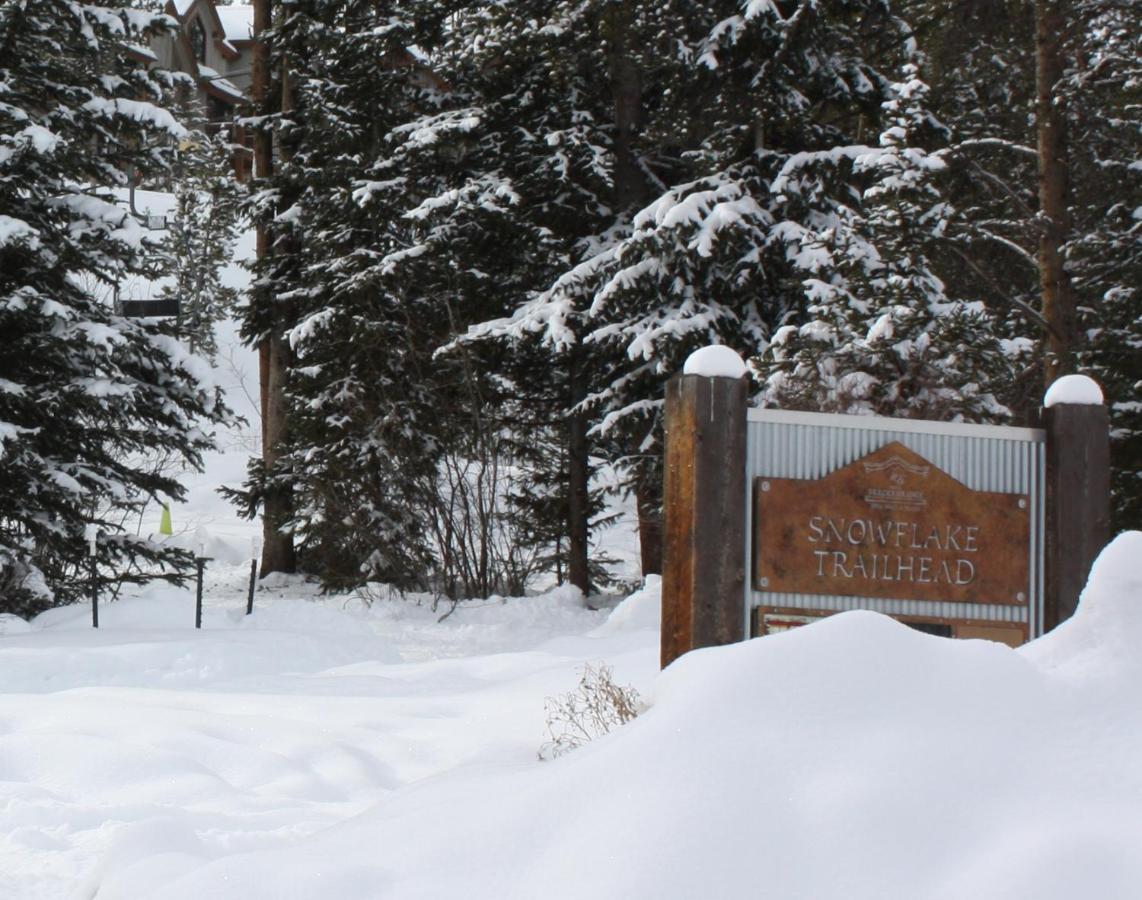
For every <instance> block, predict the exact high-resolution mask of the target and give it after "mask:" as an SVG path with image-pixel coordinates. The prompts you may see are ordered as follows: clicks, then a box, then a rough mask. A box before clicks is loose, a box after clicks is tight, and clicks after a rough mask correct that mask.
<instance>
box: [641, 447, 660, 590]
mask: <svg viewBox="0 0 1142 900" xmlns="http://www.w3.org/2000/svg"><path fill="white" fill-rule="evenodd" d="M658 475H659V473H658V469H657V467H654V469H653V472H651V473H640V474H639V480H638V483H637V484H636V485H635V502H636V503H637V504H638V549H639V559H640V561H641V563H642V574H643V575H661V574H662V479H661V477H655V476H658Z"/></svg>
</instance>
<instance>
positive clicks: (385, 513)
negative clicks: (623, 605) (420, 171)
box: [245, 0, 449, 586]
mask: <svg viewBox="0 0 1142 900" xmlns="http://www.w3.org/2000/svg"><path fill="white" fill-rule="evenodd" d="M445 12H446V11H445V10H444V9H443V8H442V7H440V6H439V5H438V4H430V3H423V2H410V3H398V4H389V5H387V6H385V7H384V8H380V7H378V5H377V4H375V3H372V2H364V0H286V2H283V3H281V4H279V19H278V20H277V23H276V25H275V28H274V29H273V31H272V33H271V36H270V40H271V44H272V52H273V56H274V67H275V70H276V71H282V72H285V73H286V76H285V77H286V79H287V82H288V86H289V102H288V103H287V104H286V107H287V108H285V109H283V111H282V112H281V114H280V115H279V116H277V122H276V136H277V146H278V150H279V153H278V155H277V159H276V160H275V169H274V173H273V175H272V177H271V178H270V179H269V180H268V182H266V183H265V184H264V185H262V186H261V188H262V189H261V190H260V192H259V193H258V194H257V195H256V196H255V197H254V198H253V206H254V209H253V214H254V216H255V218H257V217H259V216H264V214H265V211H266V207H267V206H268V207H272V222H271V224H270V225H269V227H270V230H271V233H272V245H273V252H272V255H271V256H269V257H268V258H267V259H266V260H265V261H264V262H263V263H262V266H261V269H260V271H259V275H258V278H259V282H260V283H263V284H265V285H268V286H269V287H270V292H269V295H270V296H272V298H273V299H272V304H273V308H272V309H264V308H262V307H261V305H260V297H259V295H258V294H255V296H254V297H253V298H252V302H251V303H250V304H249V306H248V309H247V315H246V322H245V329H246V333H247V335H248V336H250V337H251V338H255V339H257V338H260V337H262V336H263V335H264V334H265V333H266V329H267V328H270V327H279V326H280V325H284V326H285V328H286V330H287V331H288V340H289V342H290V344H291V345H292V348H293V353H294V357H295V360H294V364H293V365H292V366H291V367H290V369H289V373H288V379H289V382H288V388H287V402H288V416H289V436H288V439H287V442H286V445H285V446H284V447H282V448H281V451H282V455H281V457H280V459H279V460H278V462H277V464H276V465H275V467H274V470H273V471H270V472H261V471H255V472H254V473H253V474H254V478H253V480H252V482H251V484H250V485H249V487H251V488H252V490H251V493H250V494H249V495H248V499H250V500H253V501H254V502H256V501H257V498H258V496H259V494H264V492H265V491H266V490H267V489H272V487H273V485H274V484H275V483H277V482H283V483H284V484H286V485H288V486H289V487H290V489H291V490H292V492H293V496H294V509H293V513H292V517H291V518H290V520H289V521H288V522H286V523H285V524H286V527H287V528H289V529H290V530H292V531H293V532H294V533H295V535H296V537H297V539H298V542H299V549H300V551H301V558H302V564H303V565H304V566H305V567H306V568H307V569H309V570H311V571H315V572H317V573H319V574H321V576H322V577H323V579H324V580H325V582H326V584H327V585H329V586H344V585H348V584H357V583H360V582H362V581H364V580H366V579H384V580H387V581H390V582H393V583H396V584H398V585H401V586H413V585H415V586H424V585H423V584H422V582H423V579H424V576H425V573H426V572H427V571H428V570H429V569H430V565H429V558H428V538H429V534H430V528H429V523H428V522H427V521H425V519H424V518H423V515H422V513H423V504H422V503H420V502H419V499H418V498H419V492H420V491H421V490H422V489H423V485H424V483H425V481H426V480H428V479H429V478H430V477H431V473H433V472H434V471H435V469H434V466H435V460H436V454H437V446H436V441H435V439H434V436H435V435H436V434H437V432H438V430H439V429H440V428H442V427H444V426H445V425H446V424H447V423H448V421H449V419H448V416H447V415H442V412H443V410H442V409H441V407H440V405H439V404H438V402H437V400H438V399H439V398H438V397H437V396H436V395H435V394H434V384H435V382H436V375H435V373H434V371H433V365H432V360H431V349H432V348H433V347H434V346H435V342H436V341H437V338H436V335H437V334H439V333H441V332H443V331H446V330H447V327H448V325H447V320H446V318H442V317H441V316H440V315H438V314H437V313H439V311H440V307H439V306H436V307H433V308H431V309H425V308H423V307H420V308H418V307H417V305H416V304H415V303H410V302H406V298H405V297H403V296H401V295H400V293H398V292H395V291H394V290H392V289H391V287H389V286H388V285H387V284H386V283H385V282H384V279H383V278H382V276H383V274H384V273H385V272H386V271H388V270H389V269H390V268H391V265H390V263H387V262H385V261H386V260H387V259H389V258H390V257H392V256H393V255H394V254H396V255H397V256H399V253H400V251H401V250H402V249H405V250H408V249H409V243H408V241H409V230H408V228H407V227H406V226H405V225H404V223H403V222H402V221H401V219H400V213H401V212H403V211H404V210H405V209H406V208H407V206H408V204H409V203H414V202H415V199H414V197H415V195H413V193H412V192H413V190H414V188H411V187H410V189H409V192H408V193H405V192H404V191H403V190H400V189H396V190H395V193H394V195H393V198H394V199H395V198H398V197H399V198H400V199H401V200H402V201H403V202H402V205H400V206H393V205H390V204H388V203H371V202H370V201H369V196H370V189H369V185H368V183H367V182H368V173H369V171H370V169H371V168H372V167H373V161H374V160H375V159H376V157H377V156H378V155H379V154H382V153H383V152H384V150H385V140H386V137H387V136H388V134H389V133H390V131H391V130H392V129H394V128H397V127H398V126H400V125H403V124H405V123H407V122H409V121H410V120H413V119H415V118H416V117H417V116H419V115H421V114H423V113H425V112H427V111H430V110H436V109H437V108H439V107H440V105H441V103H442V97H443V92H442V90H441V87H442V85H441V84H440V83H439V81H438V80H437V79H436V77H435V76H434V75H433V73H432V72H431V70H429V69H428V68H427V67H426V66H425V65H424V64H423V62H422V60H421V58H419V57H418V56H416V55H414V53H413V52H412V51H410V49H409V48H418V52H430V51H431V50H432V49H433V47H434V46H435V45H436V44H437V43H438V42H439V33H440V29H441V27H442V22H443V18H444V16H445ZM383 179H387V180H393V181H394V183H395V184H410V185H411V184H412V182H413V180H414V179H413V177H412V175H411V173H405V172H402V171H400V170H391V171H389V172H387V173H386V174H385V175H384V176H383Z"/></svg>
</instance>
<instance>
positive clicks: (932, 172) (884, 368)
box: [762, 65, 1030, 421]
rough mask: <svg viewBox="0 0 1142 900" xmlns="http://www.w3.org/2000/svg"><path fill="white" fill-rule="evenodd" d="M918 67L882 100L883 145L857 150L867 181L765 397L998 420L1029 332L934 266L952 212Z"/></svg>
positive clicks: (855, 173)
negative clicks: (1023, 335)
mask: <svg viewBox="0 0 1142 900" xmlns="http://www.w3.org/2000/svg"><path fill="white" fill-rule="evenodd" d="M926 94H927V85H925V84H924V83H923V82H922V81H920V79H919V78H918V77H917V72H916V69H915V67H914V66H912V65H908V66H906V67H905V79H904V80H903V81H902V82H900V83H897V84H894V85H893V86H892V88H891V98H890V99H889V100H887V101H886V102H885V104H884V108H885V112H886V114H887V116H886V119H887V121H886V126H887V127H886V129H885V131H884V132H883V134H882V135H881V139H880V146H879V147H877V148H875V149H874V148H869V149H868V151H867V152H865V153H863V154H861V155H859V156H857V157H856V158H855V159H853V161H852V173H851V175H850V178H851V180H852V183H853V184H854V185H855V184H856V183H858V182H857V179H858V178H860V177H861V176H864V177H865V178H867V179H868V180H869V182H870V183H869V184H868V186H867V187H865V188H864V190H863V192H862V194H861V196H860V198H859V201H858V202H854V203H853V204H852V205H850V206H848V207H846V208H845V209H844V214H843V216H842V217H841V219H839V220H838V221H843V226H841V225H837V226H834V227H832V228H830V229H829V231H828V232H827V233H826V234H823V235H822V236H821V240H820V242H819V243H818V244H817V246H816V249H817V250H818V252H819V253H820V255H821V259H820V260H818V264H819V265H820V269H821V276H819V277H816V278H813V279H809V280H807V282H806V287H807V293H808V294H809V296H810V298H811V299H810V302H809V305H808V307H807V310H806V314H807V316H808V321H806V322H804V323H802V324H798V325H788V326H786V327H784V328H781V329H779V330H778V332H777V333H776V335H775V336H774V338H773V341H772V342H771V343H770V344H769V347H768V352H767V354H766V355H765V357H764V358H763V361H762V367H763V368H764V369H765V370H766V371H767V373H768V376H767V379H766V385H765V387H766V390H765V400H766V402H767V403H769V404H773V405H778V406H783V407H786V408H792V409H817V410H829V411H835V412H848V413H872V414H878V415H885V416H905V417H917V418H926V419H957V420H968V421H1001V420H1003V419H1005V418H1008V417H1009V416H1010V415H1011V411H1010V410H1009V409H1008V408H1007V407H1005V406H1004V405H1003V404H1002V403H1001V402H1000V401H999V400H998V399H997V397H996V395H997V394H998V395H1000V396H1002V395H1003V394H1004V393H1005V392H1006V389H1007V388H1008V386H1009V385H1010V383H1011V380H1012V377H1013V372H1014V371H1015V367H1017V366H1018V365H1019V362H1020V358H1021V357H1022V356H1023V355H1026V353H1027V351H1028V350H1029V347H1030V342H1029V341H1015V340H1006V341H1004V340H1001V339H1000V334H1001V333H1002V331H1001V329H1000V328H999V327H998V323H997V321H996V318H995V316H994V315H993V314H991V312H990V311H989V310H988V309H987V307H986V306H985V305H984V304H983V303H981V302H979V301H971V300H966V299H957V296H956V294H954V293H953V292H952V291H951V290H949V289H948V287H947V286H946V285H945V284H944V283H943V281H942V280H941V279H940V278H939V277H938V276H937V275H936V274H935V273H934V271H933V263H932V259H931V255H932V254H933V253H935V252H938V249H939V246H940V243H941V241H942V235H943V233H944V231H945V230H946V228H947V226H948V220H949V218H952V217H954V216H955V215H956V211H955V209H954V207H952V206H951V205H950V204H949V203H948V202H947V201H946V200H945V199H944V198H943V196H942V194H941V192H940V190H939V186H938V185H937V184H936V181H935V179H936V178H937V177H938V176H939V174H940V173H942V172H943V170H944V169H945V168H946V165H945V163H944V162H943V160H942V158H941V154H940V153H939V152H936V153H929V152H927V151H926V150H924V149H923V147H922V146H919V144H920V141H921V140H922V139H923V138H924V136H925V135H928V136H930V137H934V138H937V139H938V138H939V137H941V136H942V129H939V128H938V127H936V125H935V123H934V122H933V120H932V119H931V117H930V115H929V113H928V111H927V108H926V105H925V102H924V101H925V95H926Z"/></svg>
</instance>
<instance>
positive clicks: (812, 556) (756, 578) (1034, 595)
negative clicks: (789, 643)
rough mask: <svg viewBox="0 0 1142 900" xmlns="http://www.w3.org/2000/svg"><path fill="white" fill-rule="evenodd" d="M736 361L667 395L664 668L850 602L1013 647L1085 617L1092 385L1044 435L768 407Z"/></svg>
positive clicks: (1102, 438)
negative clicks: (757, 404)
mask: <svg viewBox="0 0 1142 900" xmlns="http://www.w3.org/2000/svg"><path fill="white" fill-rule="evenodd" d="M715 349H717V350H719V352H720V356H719V358H718V360H717V365H713V364H711V365H707V364H706V363H707V360H705V359H703V360H701V361H699V360H698V357H699V356H703V355H704V354H706V353H707V351H711V350H715ZM724 351H725V348H703V350H701V351H697V352H695V353H694V354H693V355H692V356H691V358H690V360H688V361H687V363H686V369H685V370H684V372H683V373H682V374H681V375H677V376H675V377H674V378H672V379H671V380H670V382H669V383H668V384H667V389H666V397H665V400H666V403H665V410H664V413H665V415H664V420H665V436H666V452H665V456H664V470H665V471H664V478H663V494H664V503H663V510H664V516H663V575H662V648H661V662H662V665H663V666H667V665H669V664H670V663H671V662H672V661H673V660H675V659H677V658H678V657H679V656H681V655H682V654H683V653H687V652H689V651H690V650H693V649H695V648H698V647H711V646H717V645H719V644H727V643H732V642H734V641H739V640H745V639H748V638H749V637H751V636H761V635H768V634H776V633H779V632H782V631H788V630H790V629H794V628H799V627H801V626H803V625H808V624H810V623H812V622H815V621H818V620H820V619H822V618H825V617H828V616H832V615H835V614H837V613H843V612H847V611H850V610H868V611H871V612H876V613H881V614H883V615H887V616H892V617H893V618H895V619H896V620H897V621H899V622H902V623H903V624H905V625H908V626H909V627H912V628H916V629H919V630H921V631H925V632H927V633H929V634H934V635H943V636H945V637H956V638H983V639H987V640H993V641H1002V642H1004V643H1007V644H1010V645H1012V646H1015V645H1018V644H1021V643H1023V642H1025V641H1028V640H1031V639H1033V638H1036V637H1039V636H1040V635H1042V634H1044V633H1045V632H1046V631H1048V630H1049V629H1051V628H1053V627H1055V626H1056V625H1058V624H1059V623H1060V622H1062V621H1063V620H1065V619H1066V618H1068V617H1069V616H1070V615H1072V614H1073V613H1074V610H1075V608H1076V606H1077V604H1078V598H1079V595H1080V593H1081V591H1082V588H1083V585H1084V584H1085V583H1086V579H1087V575H1088V573H1089V572H1090V568H1091V565H1092V564H1093V562H1094V559H1095V557H1096V556H1097V555H1098V553H1099V551H1100V550H1102V548H1103V547H1104V546H1105V545H1106V543H1107V541H1108V538H1109V529H1110V503H1109V497H1110V449H1109V448H1110V444H1109V419H1108V414H1107V411H1106V407H1105V406H1104V405H1102V403H1101V398H1102V393H1101V390H1100V389H1099V388H1098V385H1096V384H1094V383H1093V382H1090V379H1086V378H1085V376H1081V375H1075V376H1067V378H1071V379H1077V380H1078V381H1082V382H1084V383H1085V382H1090V383H1089V384H1084V385H1083V386H1081V387H1082V390H1081V391H1077V390H1075V391H1072V390H1070V389H1069V388H1068V389H1067V390H1061V391H1060V392H1058V393H1056V392H1055V390H1054V388H1052V390H1051V391H1049V392H1048V393H1047V395H1046V396H1045V397H1044V405H1043V408H1042V409H1041V410H1039V412H1038V414H1037V415H1036V416H1035V417H1034V421H1035V426H1034V427H1022V426H1006V425H1004V426H998V425H976V424H969V423H964V422H936V421H927V420H923V419H895V418H883V417H880V416H864V415H840V414H836V413H822V412H808V411H798V410H781V409H758V408H754V407H751V406H749V389H748V384H749V383H748V380H747V379H746V378H745V377H744V375H745V372H746V367H745V363H743V362H741V360H740V359H737V360H736V365H733V366H731V365H724V364H723V360H722V357H724V356H725V355H726V353H725V352H724ZM699 362H701V364H699ZM691 363H694V364H693V365H691ZM1065 381H1066V379H1061V380H1060V382H1059V383H1063V382H1065ZM1080 393H1081V396H1080Z"/></svg>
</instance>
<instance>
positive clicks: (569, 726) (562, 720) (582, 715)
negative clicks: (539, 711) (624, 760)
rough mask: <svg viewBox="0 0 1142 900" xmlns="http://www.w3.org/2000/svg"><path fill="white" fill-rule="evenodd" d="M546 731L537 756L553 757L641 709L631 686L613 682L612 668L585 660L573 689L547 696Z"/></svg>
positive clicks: (592, 738) (629, 718)
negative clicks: (547, 736)
mask: <svg viewBox="0 0 1142 900" xmlns="http://www.w3.org/2000/svg"><path fill="white" fill-rule="evenodd" d="M543 708H544V711H545V712H546V713H547V733H548V734H549V735H550V737H551V739H550V740H548V741H546V742H545V743H544V744H543V746H541V747H540V748H539V758H540V759H555V758H556V757H557V756H562V755H563V754H564V753H569V752H571V751H572V750H574V749H575V748H577V747H581V746H582V745H583V744H586V743H587V742H589V741H592V740H594V739H595V738H597V737H601V736H602V735H604V734H607V733H608V732H610V730H611V729H612V728H615V727H616V726H618V725H625V724H626V723H627V722H629V721H630V720H631V719H633V718H634V717H635V716H637V715H638V714H639V712H641V710H642V709H643V705H642V700H641V699H640V697H639V695H638V691H636V690H635V689H634V688H633V687H631V686H629V685H627V686H625V687H624V686H622V685H618V684H615V681H614V672H613V671H612V669H611V667H610V666H608V665H606V664H605V663H601V662H600V663H596V664H594V665H592V664H591V663H586V664H585V665H584V666H583V673H582V675H581V676H580V678H579V685H578V687H576V688H575V690H573V691H569V692H568V693H566V694H560V695H559V696H558V697H548V698H547V699H546V700H545V701H544V702H543Z"/></svg>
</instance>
